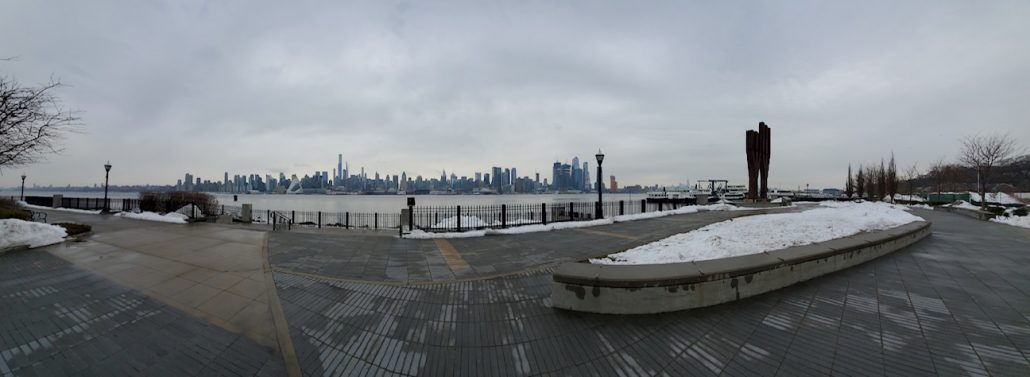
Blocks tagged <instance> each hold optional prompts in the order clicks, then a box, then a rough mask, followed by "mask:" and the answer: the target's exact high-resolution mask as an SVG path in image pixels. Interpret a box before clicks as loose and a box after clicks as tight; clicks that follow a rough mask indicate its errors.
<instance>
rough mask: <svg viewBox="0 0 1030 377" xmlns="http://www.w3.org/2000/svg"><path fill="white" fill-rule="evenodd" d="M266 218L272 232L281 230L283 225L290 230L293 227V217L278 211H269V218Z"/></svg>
mask: <svg viewBox="0 0 1030 377" xmlns="http://www.w3.org/2000/svg"><path fill="white" fill-rule="evenodd" d="M268 220H269V222H271V223H272V231H273V232H274V231H278V230H282V229H283V227H284V226H285V227H286V230H291V229H292V228H293V219H290V218H289V217H288V216H286V215H284V214H283V213H282V212H279V211H271V218H270V219H268Z"/></svg>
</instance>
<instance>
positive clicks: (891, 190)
mask: <svg viewBox="0 0 1030 377" xmlns="http://www.w3.org/2000/svg"><path fill="white" fill-rule="evenodd" d="M886 185H887V196H889V197H890V198H891V203H893V202H894V195H895V194H897V193H898V165H897V164H895V162H894V152H891V160H890V162H888V163H887V182H886Z"/></svg>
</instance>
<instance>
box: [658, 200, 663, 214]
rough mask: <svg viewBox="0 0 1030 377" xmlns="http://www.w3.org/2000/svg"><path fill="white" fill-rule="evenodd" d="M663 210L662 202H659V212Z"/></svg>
mask: <svg viewBox="0 0 1030 377" xmlns="http://www.w3.org/2000/svg"><path fill="white" fill-rule="evenodd" d="M661 211H662V202H658V212H661Z"/></svg>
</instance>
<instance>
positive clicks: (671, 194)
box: [646, 190, 697, 204]
mask: <svg viewBox="0 0 1030 377" xmlns="http://www.w3.org/2000/svg"><path fill="white" fill-rule="evenodd" d="M646 200H647V201H648V202H651V203H691V204H692V203H697V198H696V197H695V196H694V193H692V192H690V191H666V190H662V191H651V192H648V193H647V199H646Z"/></svg>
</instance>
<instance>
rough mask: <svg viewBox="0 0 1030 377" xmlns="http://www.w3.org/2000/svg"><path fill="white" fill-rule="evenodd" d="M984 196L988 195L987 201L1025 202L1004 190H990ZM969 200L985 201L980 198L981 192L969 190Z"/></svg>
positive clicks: (1004, 202) (1000, 202)
mask: <svg viewBox="0 0 1030 377" xmlns="http://www.w3.org/2000/svg"><path fill="white" fill-rule="evenodd" d="M984 196H986V197H987V203H998V204H1023V202H1021V201H1019V199H1016V198H1013V197H1012V196H1011V195H1009V194H1006V193H1004V192H988V193H985V194H984ZM969 200H972V201H974V202H981V203H982V202H983V200H980V193H978V192H972V191H970V192H969Z"/></svg>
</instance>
